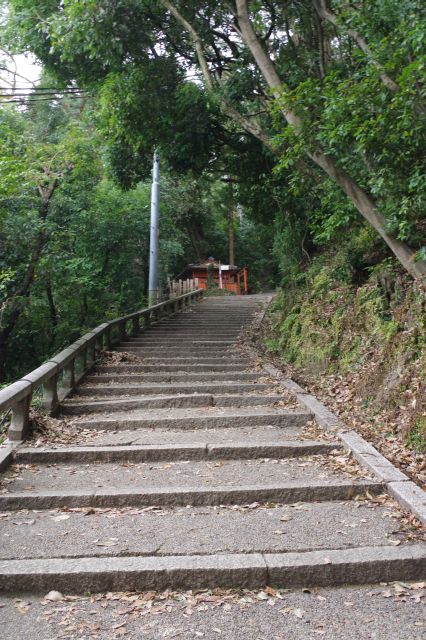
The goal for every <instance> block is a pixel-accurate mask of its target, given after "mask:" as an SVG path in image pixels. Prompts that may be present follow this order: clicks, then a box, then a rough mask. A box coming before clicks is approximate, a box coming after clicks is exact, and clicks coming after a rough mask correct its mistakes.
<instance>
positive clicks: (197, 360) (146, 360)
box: [128, 349, 248, 370]
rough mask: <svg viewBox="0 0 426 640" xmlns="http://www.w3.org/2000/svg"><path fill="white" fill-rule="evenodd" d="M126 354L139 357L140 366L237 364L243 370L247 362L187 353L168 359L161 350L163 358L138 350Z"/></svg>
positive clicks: (234, 358) (233, 357)
mask: <svg viewBox="0 0 426 640" xmlns="http://www.w3.org/2000/svg"><path fill="white" fill-rule="evenodd" d="M128 353H135V355H138V356H140V358H141V364H154V363H158V364H159V365H161V364H220V363H222V364H229V363H231V364H238V365H240V367H241V368H242V369H243V370H244V369H246V368H247V367H248V362H247V361H245V360H241V359H240V358H238V357H235V356H233V355H231V354H230V355H228V356H219V355H218V356H213V357H210V356H208V357H207V356H196V355H194V356H188V357H187V356H186V354H187V353H188V352H187V351H186V352H185V351H183V352H182V355H178V356H173V355H172V356H170V357H168V354H169V353H170V351H168V350H165V349H163V352H162V353H163V354H164V353H166V354H167V355H166V356H165V357H163V356H162V355H161V356H154V355H153V354H152V353H148V355H146V354H145V352H144V351H143V350H142V349H140V350H139V351H138V353H136V352H135V351H132V350H131V351H128Z"/></svg>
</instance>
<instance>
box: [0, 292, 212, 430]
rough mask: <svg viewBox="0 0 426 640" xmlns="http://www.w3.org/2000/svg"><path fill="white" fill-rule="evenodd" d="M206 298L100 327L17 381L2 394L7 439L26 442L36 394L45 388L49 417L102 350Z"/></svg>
mask: <svg viewBox="0 0 426 640" xmlns="http://www.w3.org/2000/svg"><path fill="white" fill-rule="evenodd" d="M202 295H203V292H202V291H201V289H197V290H194V291H190V292H189V293H186V294H184V295H181V296H178V297H173V298H170V299H169V300H166V301H165V302H160V303H159V304H156V305H154V306H152V307H148V308H147V309H141V310H140V311H135V312H134V313H129V314H128V315H126V316H123V317H122V318H116V319H115V320H111V321H110V322H105V323H104V324H101V325H99V326H98V327H96V329H93V331H89V333H86V334H85V335H84V336H83V337H82V338H80V339H79V340H76V342H74V343H73V344H72V345H71V346H69V347H68V348H67V349H64V350H63V351H61V352H60V353H58V354H57V355H56V356H54V357H53V358H51V359H50V360H48V361H47V362H45V363H44V364H42V365H41V366H40V367H38V368H37V369H34V371H31V373H29V374H28V375H26V376H24V377H23V378H21V379H20V380H18V381H17V382H14V383H13V384H11V385H9V386H8V387H5V388H4V389H2V390H1V391H0V414H2V413H3V414H4V413H5V412H9V411H10V412H11V421H10V425H9V430H8V439H9V441H11V442H19V441H20V440H23V439H24V438H25V436H26V435H27V432H28V427H29V421H30V406H31V400H32V398H33V394H34V392H35V391H37V390H38V389H40V388H42V397H41V398H42V400H41V401H42V406H43V407H44V410H45V411H46V412H47V413H49V414H50V415H52V414H54V413H55V411H56V410H57V409H58V406H59V402H60V401H61V400H63V399H64V398H65V397H66V396H68V395H69V394H70V393H71V392H72V391H73V390H74V389H75V387H76V385H77V384H78V383H79V382H80V380H81V379H82V378H83V377H84V376H85V375H86V374H87V373H88V372H89V371H90V369H91V368H92V367H93V365H94V364H95V362H96V357H97V354H98V353H99V352H100V351H101V350H102V349H110V348H111V347H113V346H114V345H115V344H118V343H119V342H121V341H122V340H125V339H126V337H128V336H133V335H136V334H137V333H138V332H139V331H140V330H141V329H142V328H144V327H148V326H150V325H152V324H155V323H157V322H160V321H161V320H162V319H164V318H166V317H171V316H173V315H175V314H176V313H178V312H179V311H182V310H183V309H185V308H187V307H189V306H190V305H191V303H193V302H195V301H196V300H199V299H200V298H201V297H202Z"/></svg>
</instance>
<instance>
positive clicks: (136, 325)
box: [132, 316, 141, 336]
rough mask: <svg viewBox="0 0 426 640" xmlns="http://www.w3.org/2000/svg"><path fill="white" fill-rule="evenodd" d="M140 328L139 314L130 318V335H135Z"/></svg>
mask: <svg viewBox="0 0 426 640" xmlns="http://www.w3.org/2000/svg"><path fill="white" fill-rule="evenodd" d="M140 330H141V326H140V324H139V316H135V317H134V318H132V336H137V335H138V333H139V331H140Z"/></svg>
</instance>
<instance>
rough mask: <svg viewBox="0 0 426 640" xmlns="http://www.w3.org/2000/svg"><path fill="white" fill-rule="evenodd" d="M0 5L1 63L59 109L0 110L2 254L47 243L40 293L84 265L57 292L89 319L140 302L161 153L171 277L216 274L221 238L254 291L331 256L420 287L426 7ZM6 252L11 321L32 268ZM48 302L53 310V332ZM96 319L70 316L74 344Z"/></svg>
mask: <svg viewBox="0 0 426 640" xmlns="http://www.w3.org/2000/svg"><path fill="white" fill-rule="evenodd" d="M6 4H7V7H8V14H7V24H6V25H5V29H4V32H3V35H2V40H3V42H2V46H3V47H4V48H6V49H7V50H8V51H10V52H12V53H13V52H24V51H27V52H31V53H33V54H34V55H36V56H37V57H38V58H39V59H40V60H41V61H42V63H43V65H44V69H45V71H44V73H45V79H44V80H43V82H45V86H53V87H55V88H56V89H55V90H56V91H57V92H58V93H57V95H59V98H58V100H57V101H56V102H55V100H54V96H52V101H51V102H48V101H47V102H46V103H37V104H34V105H33V106H31V104H29V103H28V106H27V110H26V112H25V113H23V112H21V111H19V109H14V108H11V107H7V108H4V110H3V113H2V116H1V117H2V127H3V130H4V132H5V135H4V136H3V142H2V145H3V147H2V183H1V187H0V188H1V193H2V203H3V204H2V205H1V207H2V211H3V218H2V219H3V221H6V222H3V224H4V225H5V227H4V228H5V229H6V230H7V233H8V234H9V236H7V237H9V238H13V237H14V234H15V233H16V232H17V229H18V228H20V225H23V228H24V229H27V227H28V230H27V231H26V232H25V233H27V235H25V233H21V234H20V235H21V238H22V243H23V247H24V246H25V247H28V246H33V247H36V245H37V238H39V237H40V234H41V236H42V242H41V245H40V246H41V250H40V251H41V252H40V256H42V257H43V259H42V260H40V261H38V262H37V264H38V265H42V264H43V262H44V261H46V265H48V266H46V267H43V269H44V271H43V273H44V274H46V278H47V280H48V281H49V282H55V276H54V275H53V274H54V273H56V269H58V270H59V271H58V273H60V272H61V269H63V268H65V267H64V264H65V263H67V261H68V259H69V260H70V261H71V263H72V261H73V260H77V262H75V263H74V267H72V268H71V267H70V269H71V271H70V272H69V273H72V274H74V275H73V276H72V277H71V278H69V277H68V276H67V277H66V278H63V277H61V278H58V279H57V281H56V284H55V285H54V288H56V287H59V280H61V282H63V281H64V280H69V281H71V282H72V281H73V278H74V277H75V278H77V280H76V282H79V283H80V281H79V278H83V279H85V280H84V282H85V285H84V286H87V287H88V291H89V290H93V301H94V300H95V299H100V298H99V289H100V288H102V287H104V288H106V289H107V290H108V292H109V293H111V292H114V294H113V295H112V297H111V298H109V299H108V302H106V303H105V304H106V308H108V309H109V310H111V312H112V310H114V311H116V310H118V309H121V308H124V307H126V308H127V307H129V306H132V305H131V291H132V290H133V291H134V292H136V295H139V294H140V295H143V292H144V287H145V280H144V279H145V276H146V274H145V270H146V267H145V263H146V251H147V248H146V233H147V232H146V229H147V225H148V220H147V205H148V198H149V194H148V191H149V187H148V183H147V181H148V180H149V174H150V167H151V157H152V152H153V150H154V147H156V148H158V149H159V151H160V155H161V158H162V167H163V170H164V171H165V175H166V178H165V182H164V187H163V190H162V198H163V207H164V213H165V217H164V222H163V224H164V232H163V236H162V237H163V242H164V245H163V249H162V256H163V262H164V274H166V273H167V274H169V275H170V274H171V273H172V272H173V270H174V269H175V268H178V266H179V265H182V263H183V262H184V261H185V260H193V259H196V258H198V257H201V256H203V255H204V256H205V255H206V254H207V253H208V254H211V253H214V254H216V256H217V257H221V256H220V254H222V256H223V258H225V259H226V244H227V236H228V234H229V231H230V229H231V228H232V229H233V231H234V233H235V234H237V239H238V242H237V258H238V260H239V261H241V262H245V263H247V262H249V263H251V264H252V265H253V268H254V276H253V280H254V281H255V282H258V283H259V286H260V285H261V284H262V283H263V286H265V285H266V284H268V286H274V285H275V283H277V282H280V280H281V281H286V279H287V280H288V279H289V278H291V277H293V278H295V277H298V274H299V273H302V272H303V269H304V266H305V265H306V264H308V263H309V262H310V260H311V259H312V256H313V255H315V254H316V253H317V252H318V251H320V250H321V248H322V247H325V246H327V247H338V246H341V245H342V244H345V245H347V247H348V249H347V256H348V257H347V261H348V269H347V273H348V274H352V276H353V277H357V278H360V277H362V275H360V273H361V272H362V271H363V270H366V269H368V268H369V267H370V266H371V265H372V264H374V263H375V262H377V261H380V260H382V259H384V258H386V257H387V256H389V255H393V256H395V257H396V258H397V260H398V261H399V262H400V264H401V265H402V266H403V268H404V269H405V270H406V271H408V273H410V274H411V275H412V276H413V277H414V278H416V279H418V280H423V279H424V277H425V274H426V241H425V228H426V225H425V206H424V205H425V189H426V187H425V185H426V181H425V180H424V153H423V149H424V148H425V117H424V116H425V68H426V66H425V62H426V55H425V42H424V39H425V33H426V30H425V25H426V20H425V9H424V5H423V3H422V2H420V0H404V1H403V2H401V1H399V2H397V0H373V1H371V2H364V1H363V0H361V1H359V2H356V3H349V2H347V0H297V1H295V0H294V1H293V0H289V1H288V2H282V1H281V0H268V1H262V0H251V1H250V2H248V1H247V0H234V1H229V2H212V1H211V0H203V1H198V2H193V1H187V0H185V1H183V0H156V1H154V0H100V1H99V0H97V1H96V2H95V1H94V0H63V1H61V2H59V1H56V0H9V2H7V3H6ZM66 88H68V89H69V88H73V90H75V91H77V90H81V91H82V92H84V93H80V97H81V99H80V102H79V101H78V100H76V101H72V100H71V99H70V100H69V102H68V103H67V98H66V96H61V95H60V91H61V89H62V90H65V89H66ZM74 97H76V96H74ZM8 132H9V133H8ZM9 134H10V135H9ZM12 141H13V142H12ZM46 168H47V169H46ZM46 170H47V173H46ZM51 187H53V191H52V193H51V194H50V195H51V198H49V209H50V210H49V214H48V215H47V214H46V216H45V217H46V220H47V222H45V221H44V219H43V215H44V214H43V211H42V209H40V207H42V204H43V197H44V198H45V199H46V197H47V196H48V195H49V189H50V188H51ZM40 190H41V191H43V192H44V196H43V195H42V194H41V191H40ZM50 200H51V202H50ZM237 207H242V210H243V212H244V223H243V225H239V224H238V223H237V219H238V216H237V215H236V211H237ZM12 211H14V212H15V213H14V215H13V216H12V215H11V212H12ZM230 211H231V213H230ZM108 212H109V213H108ZM120 212H121V213H120ZM141 212H144V213H143V215H141ZM232 212H233V213H232ZM25 221H26V222H25ZM88 221H90V222H88ZM25 225H27V226H25ZM51 225H56V226H54V227H53V226H51ZM37 234H39V235H37ZM144 234H145V235H144ZM6 235H7V234H6ZM92 235H93V238H92ZM136 237H138V238H139V240H138V241H137V242H136V240H135V238H136ZM142 237H144V240H143V241H142V240H141V238H142ZM61 243H63V244H62V245H61ZM12 244H13V242H12V241H11V240H6V241H5V245H4V247H3V251H4V253H5V255H6V258H5V260H4V267H3V268H4V275H3V276H2V277H3V280H2V282H3V284H2V287H3V291H5V292H6V294H5V295H6V298H7V301H8V302H7V313H10V310H11V309H12V307H13V306H14V304H15V303H14V302H13V303H10V304H9V301H10V300H11V299H12V300H15V301H16V300H18V299H19V298H22V296H20V295H18V294H19V292H20V289H19V286H20V285H19V282H21V280H19V277H18V275H17V274H21V275H20V277H21V278H22V277H24V273H25V269H27V268H29V264H28V261H27V260H26V259H25V258H24V249H22V250H21V252H19V250H18V247H19V243H18V245H17V247H15V248H13V249H12ZM37 246H38V245H37ZM64 247H65V248H64ZM71 247H72V251H71V250H70V248H71ZM14 252H15V253H16V261H15V262H14V260H15V258H14V257H13V256H15V253H14ZM73 252H74V253H73ZM70 253H71V254H72V255H73V257H70ZM98 253H99V254H100V256H102V259H104V262H103V261H102V259H100V258H99V256H98ZM48 256H50V257H49V258H48ZM59 256H61V258H60V259H59ZM64 256H66V258H65V259H62V258H63V257H64ZM96 256H98V257H96ZM79 260H81V261H82V262H81V264H80V263H79ZM105 263H106V264H105ZM59 264H60V267H59ZM77 264H79V265H80V266H79V267H78V269H77V267H76V265H77ZM54 265H56V266H54ZM136 265H137V266H136ZM80 267H81V268H80ZM37 268H38V269H41V266H38V267H37ZM49 269H52V270H53V271H52V274H51V273H50V272H49ZM73 269H74V271H73ZM36 271H37V270H36ZM77 271H78V274H79V275H78V277H77V275H76V274H77ZM113 271H115V273H116V275H115V276H113V274H112V272H113ZM67 273H68V272H67ZM135 273H137V274H138V275H137V276H135ZM84 274H86V275H84ZM106 274H108V275H106ZM348 277H350V276H348ZM105 278H106V280H105ZM108 278H111V279H112V280H114V278H115V280H114V283H113V284H111V283H112V280H108ZM135 278H136V280H135ZM31 282H32V284H31V287H32V290H33V293H35V292H36V290H37V287H38V286H41V285H39V284H38V280H37V279H34V278H32V280H31ZM106 283H107V284H106ZM80 284H81V283H80ZM80 284H79V285H78V286H80ZM105 285H106V287H105ZM16 287H17V288H16ZM96 287H98V289H97V288H96ZM82 290H84V287H83V289H82ZM61 295H62V294H59V293H58V294H57V296H59V297H60V296H61ZM67 295H68V294H64V298H66V296H67ZM87 295H89V293H87ZM105 295H106V294H105ZM23 297H24V298H25V295H24V296H23ZM101 298H102V296H101ZM51 302H52V300H51V297H50V298H49V294H48V293H47V292H46V294H45V300H44V302H43V304H44V305H46V309H47V308H48V307H49V305H50V307H49V308H50V312H51V316H52V318H53V317H54V315H55V314H54V313H53V311H52V304H51ZM85 304H88V303H85ZM123 305H124V307H123ZM18 306H19V305H18ZM95 307H96V304H94V308H95ZM87 308H91V306H90V304H88V307H87ZM100 315H101V314H100V311H99V313H98V315H96V313H94V315H93V316H90V314H89V316H90V318H91V319H90V320H89V319H88V317H89V316H87V314H86V315H84V313H81V314H80V320H78V321H77V320H76V321H75V322H76V324H75V325H73V328H72V330H73V331H74V330H77V328H76V327H77V325H78V322H80V325H78V326H79V327H81V326H82V323H83V324H84V323H85V322H91V321H92V320H94V317H95V316H96V317H99V316H100ZM83 316H84V318H85V319H84V321H81V318H82V317H83ZM69 317H72V314H71V315H70V316H69ZM75 317H76V318H77V317H78V313H76V315H75ZM14 326H15V325H14ZM13 331H15V334H14V335H17V334H16V331H17V329H16V326H15V329H13ZM65 333H66V330H65V329H64V332H63V335H65ZM58 341H60V339H59V338H57V344H59V342H58Z"/></svg>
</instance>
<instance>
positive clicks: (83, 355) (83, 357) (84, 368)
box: [80, 346, 87, 375]
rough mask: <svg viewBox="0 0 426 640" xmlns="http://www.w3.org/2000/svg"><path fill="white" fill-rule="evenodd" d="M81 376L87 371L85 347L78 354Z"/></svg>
mask: <svg viewBox="0 0 426 640" xmlns="http://www.w3.org/2000/svg"><path fill="white" fill-rule="evenodd" d="M80 358H81V370H82V375H84V373H85V372H86V371H87V346H85V347H83V350H82V352H81V353H80Z"/></svg>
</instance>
